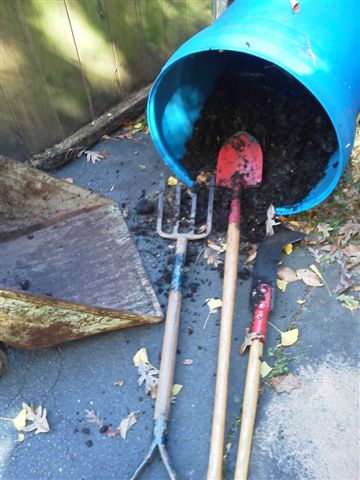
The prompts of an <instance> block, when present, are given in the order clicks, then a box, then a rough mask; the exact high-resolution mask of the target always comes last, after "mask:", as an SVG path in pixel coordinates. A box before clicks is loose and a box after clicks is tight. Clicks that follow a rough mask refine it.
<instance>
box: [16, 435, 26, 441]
mask: <svg viewBox="0 0 360 480" xmlns="http://www.w3.org/2000/svg"><path fill="white" fill-rule="evenodd" d="M24 440H25V435H24V434H23V433H19V435H18V438H17V440H16V441H17V442H23V441H24Z"/></svg>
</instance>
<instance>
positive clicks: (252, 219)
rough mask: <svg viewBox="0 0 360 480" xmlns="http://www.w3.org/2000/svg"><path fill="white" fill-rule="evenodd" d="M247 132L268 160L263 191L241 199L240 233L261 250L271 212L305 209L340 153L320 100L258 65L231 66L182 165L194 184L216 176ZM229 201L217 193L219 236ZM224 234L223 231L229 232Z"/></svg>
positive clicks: (256, 190)
mask: <svg viewBox="0 0 360 480" xmlns="http://www.w3.org/2000/svg"><path fill="white" fill-rule="evenodd" d="M242 130H243V131H246V132H248V133H249V134H251V135H253V136H254V137H255V138H256V139H257V141H258V142H259V144H260V146H261V149H262V152H263V159H264V160H263V161H264V167H263V179H262V183H261V185H260V187H257V188H248V187H247V188H246V189H245V188H244V189H243V193H242V233H243V234H244V236H245V239H246V240H249V241H254V242H257V241H259V240H260V239H261V238H262V236H263V235H264V233H265V221H266V211H267V209H268V207H269V206H270V205H271V204H273V205H274V206H275V207H277V206H278V207H279V206H291V205H294V204H296V203H298V202H300V201H302V200H303V199H304V198H305V197H306V196H307V195H308V193H309V192H310V191H311V190H312V189H313V188H314V187H315V186H316V185H317V184H318V183H319V181H320V180H321V179H322V177H323V176H324V173H325V170H326V167H327V165H328V162H329V159H330V157H331V155H332V154H333V153H334V152H335V150H336V149H337V140H336V135H335V131H334V129H333V126H332V124H331V122H330V119H329V117H328V116H327V114H326V112H325V111H324V109H323V108H322V106H321V105H320V103H319V102H318V101H317V100H316V98H315V97H314V96H313V95H312V94H311V93H310V92H309V91H308V90H307V89H306V88H305V87H304V86H303V85H302V84H301V83H300V82H298V81H297V80H296V79H295V78H293V77H291V76H289V75H288V74H287V73H286V72H284V71H283V70H281V69H280V68H278V67H276V66H275V65H272V64H270V63H268V62H264V61H260V60H258V59H254V60H250V61H248V62H247V63H246V65H243V66H242V67H241V64H239V63H233V64H232V65H229V66H228V68H227V69H226V70H225V71H224V72H223V73H222V74H221V76H220V77H219V78H218V80H217V83H216V85H215V88H214V90H213V92H212V93H211V94H210V95H209V97H208V98H207V100H206V102H205V105H204V107H203V110H202V112H201V114H200V117H199V118H198V120H197V121H196V123H195V125H194V128H193V133H192V136H191V138H190V139H189V141H188V142H187V144H186V153H185V155H184V158H183V160H182V163H183V165H184V166H185V168H186V169H187V170H188V171H189V172H190V174H191V176H192V178H203V177H204V176H208V175H209V174H210V173H214V172H215V171H216V163H217V156H218V154H219V151H220V149H221V146H222V144H223V143H224V142H225V141H226V140H227V139H228V138H229V137H231V136H232V135H233V134H235V133H236V132H238V131H242ZM229 201H230V195H229V192H226V191H225V190H224V189H218V191H217V193H216V198H215V210H214V228H215V229H216V230H219V231H220V230H222V229H225V228H226V227H225V225H226V222H227V215H226V213H227V212H228V207H229ZM224 227H225V228H224Z"/></svg>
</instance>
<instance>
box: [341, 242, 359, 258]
mask: <svg viewBox="0 0 360 480" xmlns="http://www.w3.org/2000/svg"><path fill="white" fill-rule="evenodd" d="M342 252H343V254H344V255H345V256H346V257H358V256H359V255H360V247H359V246H358V245H353V244H351V245H348V246H347V247H345V248H343V249H342Z"/></svg>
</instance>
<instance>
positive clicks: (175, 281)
mask: <svg viewBox="0 0 360 480" xmlns="http://www.w3.org/2000/svg"><path fill="white" fill-rule="evenodd" d="M164 192H165V180H164V178H163V177H162V178H161V181H160V195H159V206H158V219H157V233H158V234H159V235H160V236H161V237H163V238H167V239H169V240H176V252H175V266H174V272H173V275H172V281H171V290H170V293H169V298H168V305H167V311H166V319H165V330H164V338H163V344H162V351H161V362H160V374H159V386H158V390H157V396H156V403H155V411H154V432H153V441H152V443H151V445H150V448H149V450H148V452H147V454H146V456H145V458H144V460H143V461H142V462H141V464H140V465H139V466H138V468H137V469H136V471H135V473H134V474H133V476H132V477H131V480H136V479H137V478H139V476H140V474H141V472H142V471H143V469H144V468H145V466H146V465H147V464H148V463H150V461H151V460H152V458H153V456H154V454H155V451H156V449H157V448H158V449H159V453H160V456H161V459H162V461H163V463H164V466H165V468H166V470H167V473H168V475H169V478H170V479H171V480H176V479H177V478H178V477H177V475H176V472H175V470H174V469H173V467H172V466H171V463H170V458H169V454H168V452H167V449H166V441H167V424H168V420H169V417H170V408H171V399H172V393H171V392H172V387H173V379H174V372H175V362H176V350H177V342H178V335H179V325H180V309H181V300H182V293H181V285H182V278H183V273H184V264H185V256H186V249H187V243H188V241H189V240H200V239H202V238H205V237H206V236H207V235H209V233H210V230H211V224H212V211H213V201H214V179H213V178H212V179H211V181H210V188H209V199H208V208H207V222H206V230H205V231H204V232H202V233H195V216H196V201H197V196H196V193H194V192H191V212H190V226H189V229H188V231H187V232H184V233H183V232H180V205H181V183H180V181H179V180H178V181H177V185H176V194H175V216H176V223H175V226H174V228H173V231H172V232H171V233H168V232H165V231H164V230H163V212H164Z"/></svg>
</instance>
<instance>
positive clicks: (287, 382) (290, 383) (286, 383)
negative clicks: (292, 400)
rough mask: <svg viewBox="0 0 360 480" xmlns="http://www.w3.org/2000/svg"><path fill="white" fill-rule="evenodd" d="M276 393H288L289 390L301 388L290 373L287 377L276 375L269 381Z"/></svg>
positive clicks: (298, 381)
mask: <svg viewBox="0 0 360 480" xmlns="http://www.w3.org/2000/svg"><path fill="white" fill-rule="evenodd" d="M270 383H271V385H272V386H273V388H274V390H275V391H276V393H289V392H291V390H295V389H297V388H300V387H301V382H300V380H299V379H298V378H297V377H295V375H293V374H292V373H288V374H287V375H278V376H277V377H273V378H272V379H271V380H270Z"/></svg>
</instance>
